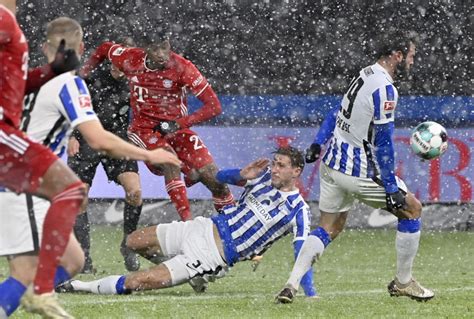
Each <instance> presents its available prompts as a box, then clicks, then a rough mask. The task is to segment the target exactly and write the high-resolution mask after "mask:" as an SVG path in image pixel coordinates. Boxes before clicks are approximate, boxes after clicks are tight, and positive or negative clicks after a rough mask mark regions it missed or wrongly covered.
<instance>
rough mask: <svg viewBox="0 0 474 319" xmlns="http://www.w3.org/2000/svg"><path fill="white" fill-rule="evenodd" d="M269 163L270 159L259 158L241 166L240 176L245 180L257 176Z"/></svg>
mask: <svg viewBox="0 0 474 319" xmlns="http://www.w3.org/2000/svg"><path fill="white" fill-rule="evenodd" d="M269 164H270V160H269V159H268V158H260V159H258V160H256V161H254V162H252V163H250V164H249V165H247V166H245V167H244V168H242V169H241V170H240V176H242V178H243V179H247V180H248V179H254V178H257V177H258V176H260V174H261V173H262V171H263V170H264V169H266V168H267V167H268V165H269Z"/></svg>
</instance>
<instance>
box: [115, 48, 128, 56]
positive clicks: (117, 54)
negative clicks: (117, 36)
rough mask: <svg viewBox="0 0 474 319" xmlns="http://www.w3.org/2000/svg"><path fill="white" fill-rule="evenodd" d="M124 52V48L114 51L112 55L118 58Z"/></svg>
mask: <svg viewBox="0 0 474 319" xmlns="http://www.w3.org/2000/svg"><path fill="white" fill-rule="evenodd" d="M125 50H126V48H120V47H119V48H117V49H115V50H114V52H112V55H115V56H119V55H121V54H122V53H124V52H125Z"/></svg>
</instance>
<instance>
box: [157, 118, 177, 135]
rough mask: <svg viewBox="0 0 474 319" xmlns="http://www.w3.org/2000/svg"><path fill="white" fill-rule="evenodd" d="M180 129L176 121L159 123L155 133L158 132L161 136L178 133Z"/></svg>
mask: <svg viewBox="0 0 474 319" xmlns="http://www.w3.org/2000/svg"><path fill="white" fill-rule="evenodd" d="M180 128H181V127H180V126H179V124H178V123H177V122H176V121H161V122H160V123H159V124H158V125H157V126H155V128H154V130H155V132H159V133H160V134H161V135H163V136H165V135H166V134H172V133H174V132H176V131H178V130H179V129H180Z"/></svg>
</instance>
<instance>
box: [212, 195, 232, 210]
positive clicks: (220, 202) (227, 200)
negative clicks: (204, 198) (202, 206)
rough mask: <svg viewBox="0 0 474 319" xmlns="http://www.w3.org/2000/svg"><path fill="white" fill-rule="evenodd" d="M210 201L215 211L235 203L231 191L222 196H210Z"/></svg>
mask: <svg viewBox="0 0 474 319" xmlns="http://www.w3.org/2000/svg"><path fill="white" fill-rule="evenodd" d="M212 201H213V202H214V208H215V209H216V211H220V210H221V209H222V208H224V207H225V206H228V205H235V201H234V196H232V193H229V194H227V195H224V196H222V197H217V196H214V197H212Z"/></svg>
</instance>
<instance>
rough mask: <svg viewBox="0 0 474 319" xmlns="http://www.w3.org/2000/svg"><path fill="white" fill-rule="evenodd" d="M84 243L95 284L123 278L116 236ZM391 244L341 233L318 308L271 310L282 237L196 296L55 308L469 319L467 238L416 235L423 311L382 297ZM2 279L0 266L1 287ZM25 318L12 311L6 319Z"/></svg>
mask: <svg viewBox="0 0 474 319" xmlns="http://www.w3.org/2000/svg"><path fill="white" fill-rule="evenodd" d="M92 236H93V242H92V244H93V258H94V262H95V265H96V266H97V267H98V269H99V274H97V275H96V277H100V276H104V275H109V274H122V273H124V268H123V265H122V261H121V256H120V254H119V251H118V245H119V243H120V230H119V229H117V228H114V227H98V228H95V229H94V231H93V234H92ZM394 237H395V232H394V231H393V230H392V231H379V230H377V231H373V230H370V231H361V230H358V231H355V230H353V231H346V232H345V233H343V234H342V235H341V236H340V238H338V239H337V240H336V241H335V242H334V243H332V244H331V245H330V246H329V249H328V250H327V251H326V252H325V253H324V255H323V257H322V259H321V260H320V262H319V263H318V264H317V265H316V267H315V268H316V274H315V281H316V285H317V289H318V291H319V294H320V295H321V297H322V298H321V299H319V300H310V299H306V298H305V297H304V296H303V295H299V296H298V298H297V299H296V300H295V302H294V303H293V304H291V305H277V304H274V303H273V298H274V295H275V294H276V293H277V292H278V291H279V289H280V288H281V287H282V286H283V285H284V283H285V281H286V279H287V277H288V275H289V273H290V271H291V267H292V264H293V258H292V254H293V253H292V248H291V239H290V237H287V238H285V239H283V240H282V241H280V242H278V243H277V244H275V245H274V246H273V247H272V248H271V249H270V250H269V251H268V252H267V253H266V254H265V256H264V260H263V262H262V264H261V265H260V267H259V268H258V269H257V271H256V272H252V271H251V268H250V264H249V263H248V262H243V263H240V264H237V265H236V266H235V267H234V268H233V269H232V270H231V272H230V273H229V275H228V276H227V277H225V278H223V279H220V280H218V281H217V282H215V283H213V284H211V285H210V287H209V290H208V292H207V293H205V294H202V295H196V294H195V293H194V292H193V291H192V289H191V288H190V287H189V286H188V285H183V286H179V287H175V288H171V289H165V290H161V291H150V292H146V293H139V294H138V293H137V294H133V295H129V296H98V295H87V294H62V295H60V300H61V302H62V303H63V304H64V306H65V307H66V308H67V309H68V310H69V311H70V312H71V313H72V314H73V315H75V316H76V317H77V318H114V319H118V318H206V319H207V318H420V317H422V316H423V317H426V318H474V270H473V265H474V254H473V248H472V247H473V244H474V233H466V232H452V233H448V232H425V233H424V234H423V235H422V240H421V244H420V249H419V253H418V256H417V259H416V261H415V269H414V274H415V276H416V278H417V279H418V280H419V281H420V282H421V283H422V284H423V285H425V286H427V287H430V288H432V289H434V290H435V292H436V297H435V299H433V300H431V301H429V302H426V303H419V302H416V301H413V300H410V299H408V298H402V297H401V298H391V297H389V295H388V293H387V291H386V285H387V283H388V282H389V281H390V280H391V279H392V278H393V276H394V270H395V249H394ZM143 264H144V265H145V266H147V265H149V264H148V263H147V262H143ZM7 271H8V269H7V265H6V262H5V261H4V260H2V261H1V262H0V274H3V275H0V277H1V279H3V278H4V275H5V274H6V273H7ZM79 277H80V278H81V279H84V280H90V279H93V278H94V277H93V276H91V275H81V276H79ZM31 317H32V316H30V315H28V314H26V313H25V312H24V311H23V310H19V311H17V313H16V314H15V315H14V316H13V317H12V318H31Z"/></svg>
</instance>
